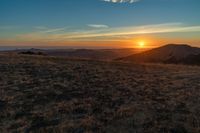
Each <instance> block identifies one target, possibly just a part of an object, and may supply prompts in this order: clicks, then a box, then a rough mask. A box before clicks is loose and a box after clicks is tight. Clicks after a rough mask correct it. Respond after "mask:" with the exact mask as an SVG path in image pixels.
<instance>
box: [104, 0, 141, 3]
mask: <svg viewBox="0 0 200 133" xmlns="http://www.w3.org/2000/svg"><path fill="white" fill-rule="evenodd" d="M102 1H105V2H112V3H125V2H127V3H135V2H138V1H140V0H102Z"/></svg>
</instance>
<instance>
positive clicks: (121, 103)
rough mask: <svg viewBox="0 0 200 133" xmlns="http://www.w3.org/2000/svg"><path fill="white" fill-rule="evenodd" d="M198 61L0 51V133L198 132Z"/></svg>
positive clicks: (199, 117)
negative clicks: (110, 59) (177, 62)
mask: <svg viewBox="0 0 200 133" xmlns="http://www.w3.org/2000/svg"><path fill="white" fill-rule="evenodd" d="M199 103H200V67H195V66H193V67H192V66H182V65H159V64H157V65H154V64H131V63H117V62H100V61H92V60H81V59H80V60H78V59H76V60H75V59H66V58H58V57H57V58H56V57H42V56H41V57H40V56H22V55H11V54H10V55H8V54H5V55H3V54H1V55H0V132H2V133H7V132H9V133H10V132H26V133H29V132H31V133H47V132H48V133H66V132H67V133H83V132H85V133H86V132H87V133H92V132H95V133H96V132H97V133H98V132H99V133H101V132H104V133H116V132H121V133H199V132H200V104H199Z"/></svg>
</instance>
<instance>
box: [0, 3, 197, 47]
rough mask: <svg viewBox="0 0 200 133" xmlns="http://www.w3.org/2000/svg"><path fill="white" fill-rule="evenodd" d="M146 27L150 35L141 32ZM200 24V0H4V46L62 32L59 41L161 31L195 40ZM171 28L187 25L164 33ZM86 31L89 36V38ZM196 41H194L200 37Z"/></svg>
mask: <svg viewBox="0 0 200 133" xmlns="http://www.w3.org/2000/svg"><path fill="white" fill-rule="evenodd" d="M145 26H146V27H147V29H145V30H147V33H146V31H145V32H142V33H140V32H141V27H142V28H144V27H145ZM199 26H200V0H0V44H1V45H3V44H11V43H13V44H14V43H16V42H18V43H20V42H23V43H24V42H27V40H31V41H32V42H31V44H37V43H38V44H39V43H40V44H41V43H42V42H45V43H46V42H49V41H47V40H48V36H51V38H52V36H53V37H55V36H56V37H55V40H51V41H53V42H70V41H73V42H74V41H77V42H81V41H101V39H102V38H104V39H102V40H105V38H107V40H106V41H112V40H115V41H116V40H121V38H123V39H124V38H134V37H136V36H148V37H149V35H150V34H152V35H153V36H154V37H157V36H159V38H162V37H160V35H157V33H161V34H163V37H164V36H165V37H166V36H167V37H170V36H172V37H174V35H176V36H178V39H180V38H181V37H182V36H183V37H185V36H186V37H188V38H189V39H190V40H191V39H192V37H191V36H192V35H194V36H199V35H200V34H199V31H200V30H199V29H200V27H199ZM129 27H130V28H129ZM170 28H171V30H173V28H174V29H177V28H182V29H178V30H177V31H176V30H175V31H169V32H168V31H167V32H163V31H165V30H166V29H170ZM184 28H186V30H185V29H184ZM128 29H132V30H128ZM158 29H159V31H158V32H157V30H158ZM197 29H198V30H197ZM160 30H162V31H160ZM182 30H185V31H183V32H182ZM79 31H80V35H79V36H78V35H77V34H78V32H79ZM121 31H123V34H121ZM154 31H156V32H155V33H154ZM180 31H181V33H180ZM132 32H134V33H132ZM135 32H136V33H135ZM86 33H87V35H88V33H89V36H83V34H84V35H85V34H86ZM107 33H110V34H109V35H107ZM125 33H127V34H125ZM170 33H171V34H170ZM178 33H180V34H181V35H179V34H178ZM74 34H75V35H76V36H75V37H74ZM91 34H94V35H95V36H93V35H92V36H91ZM105 34H106V35H105ZM146 34H148V35H146ZM26 35H29V36H26ZM30 36H31V39H29V38H28V37H30ZM36 36H37V37H36ZM38 36H42V37H43V38H44V39H43V38H38ZM58 36H59V37H60V38H59V37H58ZM64 36H65V37H64ZM71 36H73V37H71ZM120 37H121V38H120ZM19 38H20V39H19ZM86 38H87V39H86ZM45 39H46V40H45ZM170 39H171V38H170ZM195 39H197V38H194V39H193V40H194V42H198V41H199V40H195ZM193 40H192V41H193ZM29 43H30V41H29Z"/></svg>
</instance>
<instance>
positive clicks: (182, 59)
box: [118, 44, 200, 64]
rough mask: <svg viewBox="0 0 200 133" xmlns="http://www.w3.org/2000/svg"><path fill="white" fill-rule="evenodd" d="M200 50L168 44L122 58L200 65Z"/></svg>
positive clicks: (135, 60) (123, 59) (136, 60)
mask: <svg viewBox="0 0 200 133" xmlns="http://www.w3.org/2000/svg"><path fill="white" fill-rule="evenodd" d="M199 57H200V48H196V47H191V46H189V45H176V44H168V45H165V46H162V47H159V48H155V49H152V50H149V51H145V52H142V53H139V54H133V55H131V56H128V57H124V58H120V59H118V60H122V61H133V62H161V63H183V64H198V63H200V62H199V60H200V58H199Z"/></svg>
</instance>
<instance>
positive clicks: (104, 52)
mask: <svg viewBox="0 0 200 133" xmlns="http://www.w3.org/2000/svg"><path fill="white" fill-rule="evenodd" d="M144 50H145V49H133V48H124V49H35V48H31V49H17V50H12V51H6V52H9V53H17V54H26V55H46V56H60V57H68V58H81V59H92V60H113V59H116V58H120V57H125V56H129V55H132V54H136V53H140V52H143V51H144ZM4 52H5V51H4Z"/></svg>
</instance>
